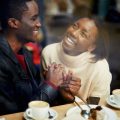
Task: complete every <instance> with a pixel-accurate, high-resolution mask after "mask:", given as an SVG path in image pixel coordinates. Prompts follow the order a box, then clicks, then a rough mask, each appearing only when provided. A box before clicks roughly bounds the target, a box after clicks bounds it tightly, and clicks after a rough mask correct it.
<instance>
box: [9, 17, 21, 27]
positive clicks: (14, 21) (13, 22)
mask: <svg viewBox="0 0 120 120" xmlns="http://www.w3.org/2000/svg"><path fill="white" fill-rule="evenodd" d="M8 25H9V26H10V27H11V28H15V29H17V28H18V27H19V25H20V21H19V20H17V19H15V18H9V20H8Z"/></svg>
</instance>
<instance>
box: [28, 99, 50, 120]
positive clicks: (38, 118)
mask: <svg viewBox="0 0 120 120" xmlns="http://www.w3.org/2000/svg"><path fill="white" fill-rule="evenodd" d="M28 107H29V108H28V109H27V110H26V115H27V116H28V117H30V118H33V119H35V120H45V119H47V118H48V111H49V103H47V102H45V101H31V102H29V103H28Z"/></svg>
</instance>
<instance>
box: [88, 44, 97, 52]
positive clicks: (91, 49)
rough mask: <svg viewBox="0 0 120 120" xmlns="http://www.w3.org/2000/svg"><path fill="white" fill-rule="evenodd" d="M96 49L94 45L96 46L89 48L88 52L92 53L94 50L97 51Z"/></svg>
mask: <svg viewBox="0 0 120 120" xmlns="http://www.w3.org/2000/svg"><path fill="white" fill-rule="evenodd" d="M95 48H96V45H95V44H94V45H91V46H90V47H89V48H88V51H89V52H92V51H93V50H95Z"/></svg>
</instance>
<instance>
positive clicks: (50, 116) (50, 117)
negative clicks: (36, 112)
mask: <svg viewBox="0 0 120 120" xmlns="http://www.w3.org/2000/svg"><path fill="white" fill-rule="evenodd" d="M48 114H49V116H48V118H49V119H52V118H53V116H52V115H51V113H50V112H49V111H48Z"/></svg>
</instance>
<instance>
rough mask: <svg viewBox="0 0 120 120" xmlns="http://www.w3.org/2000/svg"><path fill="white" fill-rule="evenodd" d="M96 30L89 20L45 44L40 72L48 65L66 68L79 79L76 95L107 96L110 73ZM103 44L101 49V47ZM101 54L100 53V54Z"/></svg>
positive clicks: (75, 24) (83, 96)
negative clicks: (58, 38) (60, 65)
mask: <svg viewBox="0 0 120 120" xmlns="http://www.w3.org/2000/svg"><path fill="white" fill-rule="evenodd" d="M99 35H100V33H99V29H98V28H97V26H96V24H95V22H94V21H93V20H92V19H89V18H81V19H79V20H78V21H77V22H75V23H74V24H73V25H71V26H70V27H69V28H68V29H67V32H66V34H65V36H64V38H63V39H62V42H60V43H54V44H51V45H48V46H47V47H46V48H44V49H43V51H42V61H41V62H42V69H43V71H45V70H46V69H47V66H48V65H49V64H50V63H51V62H53V61H54V62H56V63H58V64H62V65H64V66H65V69H66V71H68V70H71V71H72V72H73V73H74V76H77V77H79V78H80V79H81V88H80V90H79V91H78V96H81V97H82V98H84V99H85V100H86V99H87V98H89V97H100V98H101V97H102V98H106V97H107V96H108V95H109V94H110V82H111V73H110V71H109V66H108V63H107V61H106V58H105V57H106V56H105V51H104V46H103V44H98V43H103V42H102V40H98V38H99ZM100 45H102V47H100ZM102 51H103V52H102Z"/></svg>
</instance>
